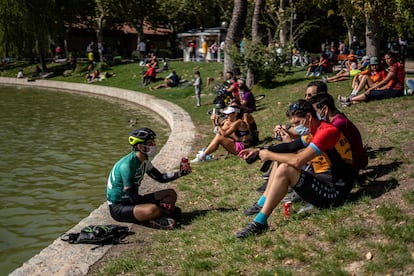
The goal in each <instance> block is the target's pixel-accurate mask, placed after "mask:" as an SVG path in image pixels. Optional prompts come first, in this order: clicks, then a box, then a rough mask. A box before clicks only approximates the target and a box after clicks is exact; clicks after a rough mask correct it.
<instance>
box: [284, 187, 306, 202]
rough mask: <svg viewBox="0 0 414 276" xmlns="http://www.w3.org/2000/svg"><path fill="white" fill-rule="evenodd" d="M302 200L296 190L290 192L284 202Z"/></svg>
mask: <svg viewBox="0 0 414 276" xmlns="http://www.w3.org/2000/svg"><path fill="white" fill-rule="evenodd" d="M300 200H301V197H300V195H298V194H297V193H296V192H295V191H293V190H292V192H290V193H288V194H287V195H286V196H285V197H284V198H283V199H282V202H288V201H290V202H298V201H300Z"/></svg>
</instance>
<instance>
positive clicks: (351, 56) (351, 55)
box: [347, 54, 355, 59]
mask: <svg viewBox="0 0 414 276" xmlns="http://www.w3.org/2000/svg"><path fill="white" fill-rule="evenodd" d="M347 58H349V59H351V58H355V55H354V54H350V55H348V56H347Z"/></svg>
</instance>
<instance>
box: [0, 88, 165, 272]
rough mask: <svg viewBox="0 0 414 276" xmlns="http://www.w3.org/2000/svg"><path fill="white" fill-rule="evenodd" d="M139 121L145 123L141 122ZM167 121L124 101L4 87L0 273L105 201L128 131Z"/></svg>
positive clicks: (0, 96)
mask: <svg viewBox="0 0 414 276" xmlns="http://www.w3.org/2000/svg"><path fill="white" fill-rule="evenodd" d="M136 122H139V124H136ZM147 126H150V127H151V128H152V129H153V130H154V131H155V132H156V133H157V143H158V145H159V148H160V147H161V146H162V145H163V144H165V141H166V140H167V136H168V134H169V133H168V132H169V127H168V124H167V123H166V122H165V121H163V120H162V118H161V117H159V116H158V115H156V114H155V113H153V112H152V111H149V110H148V109H145V108H143V107H140V106H137V105H134V104H131V103H127V102H125V101H120V100H113V99H109V98H101V97H97V96H90V95H82V94H80V93H61V92H59V91H52V90H38V89H32V88H16V87H8V86H0V189H1V193H0V202H1V207H0V221H1V225H0V260H1V261H0V271H1V272H2V273H1V274H3V273H4V274H6V275H7V274H8V273H10V272H11V271H13V270H14V269H16V268H17V267H19V266H21V265H22V263H23V262H24V261H26V260H28V259H30V258H31V257H32V256H34V255H35V254H37V253H38V252H39V251H41V250H42V249H43V248H44V247H46V246H48V245H49V244H50V243H52V242H53V241H54V240H55V239H56V238H58V237H59V236H60V235H61V234H63V233H65V232H66V231H67V230H69V229H70V228H72V227H73V226H74V225H76V224H77V223H78V222H79V221H80V220H82V219H83V218H85V217H86V216H88V215H89V213H90V212H92V211H93V210H94V209H96V208H97V207H99V206H100V205H101V204H102V203H103V202H104V201H105V192H106V178H107V174H108V173H109V170H110V169H111V167H112V165H113V164H114V163H115V162H116V161H117V160H118V159H119V158H120V157H121V156H123V155H124V154H127V153H128V152H129V151H130V147H129V145H128V141H127V136H128V133H129V131H131V130H133V129H135V128H139V127H147Z"/></svg>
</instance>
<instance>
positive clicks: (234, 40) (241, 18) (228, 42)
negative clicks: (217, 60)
mask: <svg viewBox="0 0 414 276" xmlns="http://www.w3.org/2000/svg"><path fill="white" fill-rule="evenodd" d="M246 16H247V0H234V8H233V15H232V18H231V22H230V26H229V29H228V30H227V35H226V39H225V42H224V72H229V71H231V72H233V70H234V63H233V60H232V59H231V57H230V55H229V53H230V51H231V48H232V46H233V45H235V44H238V43H240V41H241V40H242V38H243V29H244V26H245V24H246Z"/></svg>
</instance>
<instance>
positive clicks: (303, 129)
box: [295, 124, 309, 136]
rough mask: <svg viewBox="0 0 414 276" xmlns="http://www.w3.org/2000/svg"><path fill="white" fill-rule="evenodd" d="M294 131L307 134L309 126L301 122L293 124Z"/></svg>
mask: <svg viewBox="0 0 414 276" xmlns="http://www.w3.org/2000/svg"><path fill="white" fill-rule="evenodd" d="M295 131H296V133H297V134H298V135H300V136H302V135H308V134H309V128H307V127H305V126H304V125H302V124H300V125H297V126H295Z"/></svg>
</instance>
